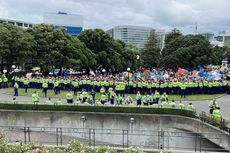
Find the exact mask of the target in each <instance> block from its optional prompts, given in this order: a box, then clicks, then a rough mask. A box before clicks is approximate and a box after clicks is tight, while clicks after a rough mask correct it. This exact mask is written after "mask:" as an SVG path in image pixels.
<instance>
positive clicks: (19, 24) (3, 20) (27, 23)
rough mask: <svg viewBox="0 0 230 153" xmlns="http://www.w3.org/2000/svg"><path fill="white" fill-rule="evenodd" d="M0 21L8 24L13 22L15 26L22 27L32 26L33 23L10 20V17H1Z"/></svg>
mask: <svg viewBox="0 0 230 153" xmlns="http://www.w3.org/2000/svg"><path fill="white" fill-rule="evenodd" d="M0 23H9V24H13V25H15V26H18V27H22V28H32V27H33V25H34V24H33V23H29V22H24V21H18V20H11V19H3V18H0Z"/></svg>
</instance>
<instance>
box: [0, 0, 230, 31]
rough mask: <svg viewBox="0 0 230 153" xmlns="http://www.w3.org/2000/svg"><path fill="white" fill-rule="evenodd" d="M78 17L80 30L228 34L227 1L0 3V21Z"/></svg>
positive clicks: (229, 15) (51, 0) (229, 1)
mask: <svg viewBox="0 0 230 153" xmlns="http://www.w3.org/2000/svg"><path fill="white" fill-rule="evenodd" d="M58 11H62V12H67V13H71V14H81V15H83V18H84V28H102V29H104V30H107V29H109V28H111V27H113V26H116V25H123V24H126V25H143V26H151V27H154V28H161V29H166V30H167V31H168V30H170V29H172V28H175V27H176V28H179V29H180V30H182V32H184V33H194V31H195V25H196V23H197V26H198V32H218V31H221V30H226V31H228V32H229V31H230V0H0V18H9V19H16V20H22V21H27V22H33V23H41V22H42V21H43V13H44V12H58Z"/></svg>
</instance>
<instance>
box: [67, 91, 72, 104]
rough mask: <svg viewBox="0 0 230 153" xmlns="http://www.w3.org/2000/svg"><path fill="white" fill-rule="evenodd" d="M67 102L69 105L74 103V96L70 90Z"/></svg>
mask: <svg viewBox="0 0 230 153" xmlns="http://www.w3.org/2000/svg"><path fill="white" fill-rule="evenodd" d="M66 100H67V103H68V104H71V103H73V95H72V93H71V92H70V90H69V91H68V92H67V94H66Z"/></svg>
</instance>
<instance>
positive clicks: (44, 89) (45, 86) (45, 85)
mask: <svg viewBox="0 0 230 153" xmlns="http://www.w3.org/2000/svg"><path fill="white" fill-rule="evenodd" d="M42 88H43V92H44V94H45V97H47V89H48V83H47V82H46V81H44V82H43V83H42Z"/></svg>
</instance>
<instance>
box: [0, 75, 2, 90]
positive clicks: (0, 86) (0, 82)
mask: <svg viewBox="0 0 230 153" xmlns="http://www.w3.org/2000/svg"><path fill="white" fill-rule="evenodd" d="M0 88H2V78H1V76H0Z"/></svg>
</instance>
